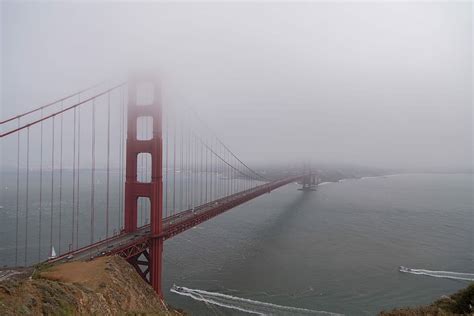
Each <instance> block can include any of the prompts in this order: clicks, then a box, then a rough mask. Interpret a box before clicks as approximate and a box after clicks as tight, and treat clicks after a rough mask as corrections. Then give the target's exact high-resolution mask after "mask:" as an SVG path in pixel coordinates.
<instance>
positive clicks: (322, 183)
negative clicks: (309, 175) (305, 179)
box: [318, 182, 334, 186]
mask: <svg viewBox="0 0 474 316" xmlns="http://www.w3.org/2000/svg"><path fill="white" fill-rule="evenodd" d="M329 183H334V182H321V183H319V184H318V186H321V185H326V184H329Z"/></svg>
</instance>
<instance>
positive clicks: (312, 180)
mask: <svg viewBox="0 0 474 316" xmlns="http://www.w3.org/2000/svg"><path fill="white" fill-rule="evenodd" d="M305 169H306V170H305V173H306V176H304V177H303V181H302V182H301V184H302V187H301V188H300V189H299V190H301V191H316V186H317V185H318V184H319V177H318V175H317V173H315V172H314V171H312V170H311V168H310V167H309V165H305Z"/></svg>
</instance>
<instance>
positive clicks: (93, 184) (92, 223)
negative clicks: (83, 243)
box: [90, 99, 95, 244]
mask: <svg viewBox="0 0 474 316" xmlns="http://www.w3.org/2000/svg"><path fill="white" fill-rule="evenodd" d="M91 134H92V141H91V142H92V145H91V163H92V167H91V213H90V217H91V218H90V225H91V227H90V230H91V231H90V242H91V244H93V243H94V219H95V99H94V100H92V126H91Z"/></svg>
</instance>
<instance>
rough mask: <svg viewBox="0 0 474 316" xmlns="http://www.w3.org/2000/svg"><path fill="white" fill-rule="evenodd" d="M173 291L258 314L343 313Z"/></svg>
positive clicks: (185, 289) (181, 290) (190, 290)
mask: <svg viewBox="0 0 474 316" xmlns="http://www.w3.org/2000/svg"><path fill="white" fill-rule="evenodd" d="M170 291H171V292H173V293H176V294H179V295H183V296H187V297H191V298H192V299H195V300H197V301H202V302H206V303H210V304H214V305H217V306H221V307H226V308H231V309H235V310H239V311H242V312H245V313H249V314H256V315H288V314H289V313H291V315H341V314H336V313H330V312H325V311H316V310H311V309H306V308H298V307H291V306H283V305H276V304H272V303H266V302H260V301H255V300H251V299H247V298H241V297H237V296H232V295H226V294H222V293H216V292H208V291H204V290H196V289H189V288H186V287H179V286H175V285H173V287H172V288H171V289H170Z"/></svg>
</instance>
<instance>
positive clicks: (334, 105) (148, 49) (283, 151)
mask: <svg viewBox="0 0 474 316" xmlns="http://www.w3.org/2000/svg"><path fill="white" fill-rule="evenodd" d="M1 7H2V14H1V21H2V22H1V27H2V33H1V34H2V39H1V44H2V46H1V53H2V64H1V66H2V69H1V75H2V77H1V88H2V98H1V102H2V103H1V107H2V112H3V114H2V115H0V116H2V117H4V118H5V117H9V116H11V115H13V114H16V113H18V112H21V111H24V110H27V109H30V108H32V107H34V106H35V105H40V104H42V103H44V102H47V101H49V100H51V99H55V98H58V97H60V96H63V95H66V94H68V93H69V92H72V91H75V90H78V89H80V88H83V87H86V86H88V85H90V84H93V83H95V82H98V81H100V80H102V79H103V78H107V77H109V76H113V75H115V74H123V73H126V72H127V71H128V70H129V69H133V68H137V67H140V68H141V67H145V66H148V65H153V67H157V68H159V69H160V72H161V74H162V77H163V85H164V86H163V89H164V100H165V102H166V103H168V104H186V105H189V106H192V107H194V108H196V110H197V112H198V113H200V115H201V117H202V118H203V119H204V120H205V121H206V122H208V124H209V125H210V126H211V128H212V129H213V130H214V131H215V132H216V133H217V134H218V135H219V136H220V137H221V139H222V140H223V141H224V142H225V143H226V144H228V145H229V146H230V147H231V148H232V149H233V150H234V151H235V152H237V153H238V154H239V155H240V156H241V157H242V158H243V160H245V161H249V162H254V163H260V162H265V161H275V162H285V161H295V160H299V159H302V158H311V159H313V160H314V161H318V162H331V163H350V164H359V165H365V166H369V167H370V166H374V167H427V168H437V167H443V168H444V167H454V168H466V167H469V166H472V158H473V157H472V148H473V138H472V134H473V125H472V122H473V113H472V25H473V24H472V13H473V10H472V7H471V3H470V2H468V1H466V2H457V3H450V2H441V3H430V2H421V3H410V2H398V3H388V2H381V3H376V2H371V3H365V2H364V3H362V2H360V3H359V2H355V3H354V2H352V3H343V2H336V3H322V2H315V3H301V4H290V3H286V4H285V3H279V4H276V3H268V2H266V3H248V2H247V3H238V4H236V3H225V4H216V3H207V4H199V3H193V4H189V3H188V4H186V3H179V4H167V3H149V2H148V3H128V4H127V3H122V4H117V3H113V2H105V3H104V2H102V3H100V2H88V3H79V2H74V3H60V2H54V3H47V2H41V3H25V2H8V1H7V2H5V1H4V2H2V4H1Z"/></svg>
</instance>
